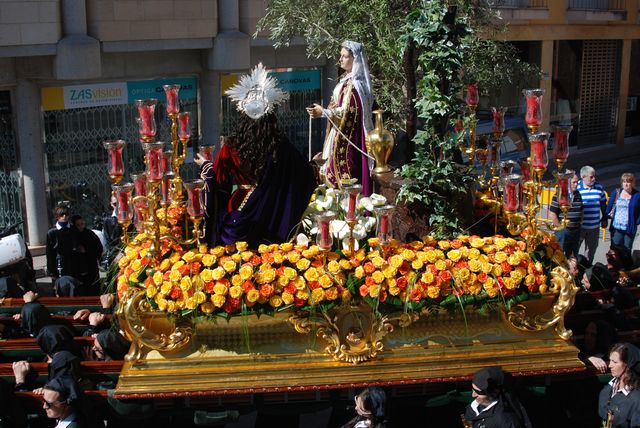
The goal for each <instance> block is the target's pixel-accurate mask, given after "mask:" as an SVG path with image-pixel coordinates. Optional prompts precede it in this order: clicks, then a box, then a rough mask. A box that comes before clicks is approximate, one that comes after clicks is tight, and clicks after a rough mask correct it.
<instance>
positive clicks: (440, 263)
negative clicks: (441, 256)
mask: <svg viewBox="0 0 640 428" xmlns="http://www.w3.org/2000/svg"><path fill="white" fill-rule="evenodd" d="M435 267H436V269H438V270H446V269H447V264H446V263H445V262H444V260H436V262H435Z"/></svg>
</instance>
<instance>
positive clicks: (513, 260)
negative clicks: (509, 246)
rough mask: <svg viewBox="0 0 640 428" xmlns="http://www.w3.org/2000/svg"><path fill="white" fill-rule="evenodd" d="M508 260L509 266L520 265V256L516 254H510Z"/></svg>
mask: <svg viewBox="0 0 640 428" xmlns="http://www.w3.org/2000/svg"><path fill="white" fill-rule="evenodd" d="M508 260H509V264H510V265H511V266H518V265H519V264H520V256H518V255H517V254H511V255H510V256H509V258H508Z"/></svg>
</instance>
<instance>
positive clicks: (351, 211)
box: [342, 184, 362, 221]
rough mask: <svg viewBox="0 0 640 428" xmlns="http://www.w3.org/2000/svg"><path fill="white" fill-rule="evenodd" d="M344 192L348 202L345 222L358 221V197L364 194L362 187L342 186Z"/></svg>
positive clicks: (354, 185)
mask: <svg viewBox="0 0 640 428" xmlns="http://www.w3.org/2000/svg"><path fill="white" fill-rule="evenodd" d="M342 191H343V192H344V195H345V196H346V197H347V200H348V205H347V215H346V216H345V220H347V221H356V207H357V205H358V195H359V194H360V193H361V192H362V185H360V184H350V185H346V186H342Z"/></svg>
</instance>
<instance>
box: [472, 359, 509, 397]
mask: <svg viewBox="0 0 640 428" xmlns="http://www.w3.org/2000/svg"><path fill="white" fill-rule="evenodd" d="M473 384H474V385H475V386H476V387H477V388H478V389H479V390H478V391H476V392H478V393H479V394H482V395H491V394H493V393H495V392H497V391H498V390H500V388H501V387H502V385H503V384H504V372H503V371H502V368H500V367H499V366H491V367H486V368H484V369H482V370H480V371H479V372H476V374H474V375H473Z"/></svg>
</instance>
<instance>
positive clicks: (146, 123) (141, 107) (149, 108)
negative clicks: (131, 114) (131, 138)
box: [135, 98, 158, 141]
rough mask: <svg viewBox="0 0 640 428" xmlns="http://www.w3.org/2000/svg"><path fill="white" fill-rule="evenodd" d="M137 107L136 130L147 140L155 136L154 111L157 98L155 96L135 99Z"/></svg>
mask: <svg viewBox="0 0 640 428" xmlns="http://www.w3.org/2000/svg"><path fill="white" fill-rule="evenodd" d="M135 104H136V107H137V109H138V118H137V121H138V132H139V134H140V138H141V139H142V140H144V141H149V140H152V139H154V138H155V136H156V118H155V111H156V105H157V104H158V100H157V99H155V98H152V99H148V100H136V103H135Z"/></svg>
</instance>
